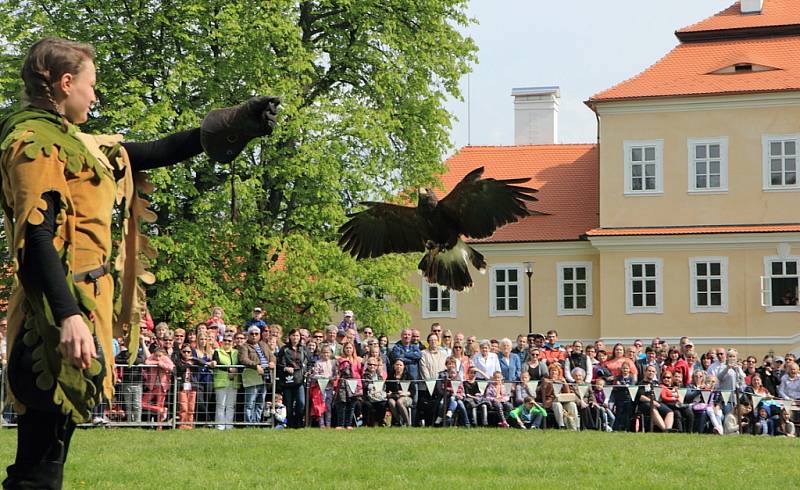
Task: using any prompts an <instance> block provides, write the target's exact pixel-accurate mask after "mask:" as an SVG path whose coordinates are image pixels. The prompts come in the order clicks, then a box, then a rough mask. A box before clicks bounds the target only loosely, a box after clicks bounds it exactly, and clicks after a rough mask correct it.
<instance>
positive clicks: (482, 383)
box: [478, 381, 489, 394]
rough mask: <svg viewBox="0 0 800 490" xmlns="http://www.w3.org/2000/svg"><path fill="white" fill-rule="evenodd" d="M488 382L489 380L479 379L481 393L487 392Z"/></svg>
mask: <svg viewBox="0 0 800 490" xmlns="http://www.w3.org/2000/svg"><path fill="white" fill-rule="evenodd" d="M488 384H489V382H488V381H478V391H480V392H481V394H484V393H486V385H488Z"/></svg>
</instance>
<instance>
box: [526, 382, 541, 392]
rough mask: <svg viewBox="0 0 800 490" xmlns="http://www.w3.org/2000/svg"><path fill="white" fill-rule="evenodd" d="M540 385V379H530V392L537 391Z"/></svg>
mask: <svg viewBox="0 0 800 490" xmlns="http://www.w3.org/2000/svg"><path fill="white" fill-rule="evenodd" d="M538 387H539V382H538V381H528V393H530V394H534V393H536V389H537V388H538Z"/></svg>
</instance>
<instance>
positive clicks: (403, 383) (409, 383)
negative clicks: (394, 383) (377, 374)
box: [400, 381, 411, 393]
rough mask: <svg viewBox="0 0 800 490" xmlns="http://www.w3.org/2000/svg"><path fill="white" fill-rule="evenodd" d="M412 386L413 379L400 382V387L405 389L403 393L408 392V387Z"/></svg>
mask: <svg viewBox="0 0 800 490" xmlns="http://www.w3.org/2000/svg"><path fill="white" fill-rule="evenodd" d="M410 387H411V381H401V382H400V389H401V390H403V393H408V389H409V388H410Z"/></svg>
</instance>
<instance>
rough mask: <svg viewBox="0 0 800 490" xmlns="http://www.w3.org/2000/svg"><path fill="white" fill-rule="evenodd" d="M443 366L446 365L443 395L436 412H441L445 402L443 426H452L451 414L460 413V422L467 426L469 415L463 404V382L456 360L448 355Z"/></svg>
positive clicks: (468, 424)
mask: <svg viewBox="0 0 800 490" xmlns="http://www.w3.org/2000/svg"><path fill="white" fill-rule="evenodd" d="M445 366H446V367H447V370H446V371H445V373H444V376H445V380H444V388H445V396H444V397H442V400H441V402H440V408H439V412H438V413H441V409H442V406H443V405H445V404H447V411H446V412H445V426H446V427H451V426H453V423H454V419H453V415H454V414H456V413H460V414H461V419H462V422H463V423H464V425H465V426H466V427H468V428H469V426H470V422H469V415H468V414H467V408H466V405H464V384H463V382H462V381H461V376H460V375H459V372H458V366H457V365H456V360H455V359H454V358H453V357H448V358H447V361H445Z"/></svg>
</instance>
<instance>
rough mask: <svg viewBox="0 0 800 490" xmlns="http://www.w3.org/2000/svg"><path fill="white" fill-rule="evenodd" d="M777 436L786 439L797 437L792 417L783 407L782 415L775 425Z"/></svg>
mask: <svg viewBox="0 0 800 490" xmlns="http://www.w3.org/2000/svg"><path fill="white" fill-rule="evenodd" d="M775 435H776V436H786V437H795V436H796V432H795V426H794V423H792V421H791V415H790V414H789V412H787V411H786V409H785V408H783V407H781V414H780V416H779V418H778V423H777V424H775Z"/></svg>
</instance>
